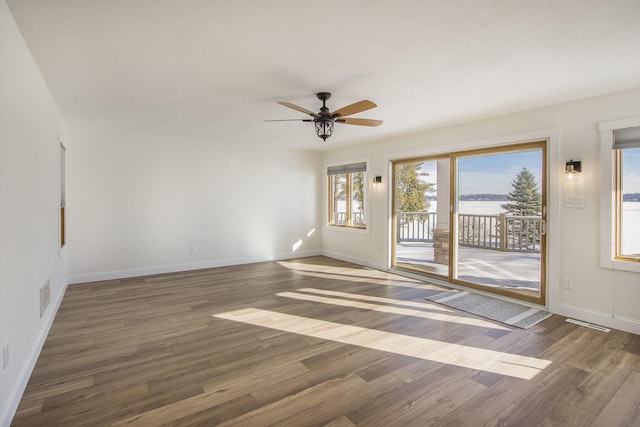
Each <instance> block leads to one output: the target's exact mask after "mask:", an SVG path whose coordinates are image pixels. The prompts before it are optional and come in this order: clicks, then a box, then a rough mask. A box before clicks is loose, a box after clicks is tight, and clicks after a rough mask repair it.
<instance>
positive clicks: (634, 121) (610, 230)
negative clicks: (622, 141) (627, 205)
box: [599, 117, 640, 273]
mask: <svg viewBox="0 0 640 427" xmlns="http://www.w3.org/2000/svg"><path fill="white" fill-rule="evenodd" d="M639 126H640V117H633V118H629V119H623V120H614V121H610V122H602V123H600V126H599V130H600V150H601V151H600V153H601V161H600V165H601V180H602V182H601V205H600V216H601V220H602V221H601V228H600V266H601V267H603V268H608V269H614V270H624V271H632V272H638V273H640V261H639V260H636V259H633V258H630V257H625V256H620V255H619V238H620V235H619V232H620V227H619V221H620V215H621V212H620V209H621V203H622V195H621V194H620V172H621V171H620V165H619V163H620V153H619V151H620V150H614V149H613V142H614V131H616V130H618V129H626V128H633V127H639Z"/></svg>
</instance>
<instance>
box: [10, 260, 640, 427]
mask: <svg viewBox="0 0 640 427" xmlns="http://www.w3.org/2000/svg"><path fill="white" fill-rule="evenodd" d="M443 290H444V289H443V288H441V287H438V286H435V285H430V284H427V283H424V282H419V281H416V280H412V279H408V278H404V277H401V276H396V275H392V274H388V273H384V272H380V271H376V270H371V269H367V268H364V267H360V266H356V265H353V264H349V263H346V262H343V261H338V260H335V259H331V258H326V257H311V258H301V259H297V260H289V261H280V262H266V263H258V264H251V265H242V266H232V267H223V268H217V269H210V270H200V271H194V272H187V273H176V274H166V275H159V276H150V277H142V278H134V279H127V280H114V281H108V282H100V283H89V284H82V285H73V286H70V287H69V288H68V290H67V293H66V295H65V297H64V300H63V302H62V305H61V307H60V310H59V312H58V314H57V316H56V319H55V321H54V324H53V326H52V328H51V332H50V334H49V336H48V338H47V341H46V343H45V345H44V348H43V350H42V353H41V355H40V358H39V359H38V362H37V364H36V367H35V370H34V372H33V375H32V377H31V379H30V382H29V384H28V386H27V389H26V392H25V394H24V396H23V398H22V400H21V403H20V406H19V408H18V411H17V413H16V416H15V418H14V420H13V424H12V425H14V426H16V427H17V426H138V425H140V426H199V425H224V426H268V425H286V426H333V427H343V426H354V425H356V426H396V425H397V426H413V425H435V426H519V427H521V426H541V425H561V426H569V425H575V426H638V425H640V337H639V336H637V335H633V334H628V333H623V332H620V331H612V332H610V333H603V332H599V331H595V330H592V329H588V328H585V327H581V326H578V325H574V324H571V323H567V322H565V318H563V317H560V316H552V317H551V318H549V319H547V320H545V321H544V322H542V323H540V324H538V325H536V326H534V327H533V328H532V329H529V330H520V329H515V328H510V327H506V326H505V325H501V324H499V323H494V322H491V321H488V320H484V319H480V318H477V317H474V316H472V315H468V314H465V313H461V312H457V311H454V310H450V309H447V308H445V307H442V306H439V305H437V304H433V303H430V302H428V301H425V297H426V296H429V295H432V294H435V293H439V292H442V291H443Z"/></svg>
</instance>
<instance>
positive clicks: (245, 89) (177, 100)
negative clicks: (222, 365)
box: [7, 0, 640, 150]
mask: <svg viewBox="0 0 640 427" xmlns="http://www.w3.org/2000/svg"><path fill="white" fill-rule="evenodd" d="M7 3H8V5H9V7H10V10H11V11H12V13H13V15H14V17H15V19H16V22H17V23H18V26H19V28H20V30H21V32H22V34H23V36H24V38H25V40H26V42H27V45H28V46H29V49H30V50H31V53H32V55H33V56H34V58H35V61H36V62H37V64H38V66H39V67H40V70H41V71H42V74H43V75H44V78H45V80H46V81H47V83H48V85H49V88H50V90H51V93H52V94H53V96H54V98H55V100H56V102H57V103H58V106H59V108H60V109H61V111H62V113H63V115H64V117H65V118H66V119H68V120H82V121H90V122H93V123H95V124H97V125H100V126H107V127H112V128H116V129H123V130H133V131H142V132H149V133H169V134H176V135H184V136H191V137H197V138H206V139H210V140H212V141H221V142H227V143H246V142H254V143H255V142H260V143H262V142H263V143H264V144H269V145H272V146H274V147H276V146H277V147H295V148H301V149H308V150H326V149H332V148H337V147H344V146H346V145H349V144H357V143H364V142H367V141H371V140H377V139H382V138H389V137H392V136H394V135H400V134H407V133H413V132H417V131H420V130H425V129H429V128H434V127H441V126H445V125H450V124H454V123H461V122H466V121H471V120H476V119H480V118H485V117H490V116H495V115H499V114H504V113H509V112H514V111H519V110H525V109H530V108H534V107H539V106H544V105H549V104H555V103H558V102H563V101H567V100H572V99H577V98H583V97H588V96H593V95H597V94H601V93H606V92H613V91H617V90H623V89H628V88H632V87H640V1H638V0H598V1H594V0H482V1H480V0H446V1H443V0H437V1H433V0H415V1H414V0H395V1H390V0H342V1H336V0H323V1H321V2H319V1H316V2H306V1H302V0H270V1H259V0H233V1H227V0H225V1H218V0H7ZM319 91H329V92H332V93H333V97H332V98H331V99H330V100H329V102H328V106H329V107H330V109H331V110H336V109H338V108H339V107H342V106H345V105H347V104H351V103H353V102H356V101H360V100H362V99H370V100H372V101H374V102H375V103H377V104H378V108H375V109H373V110H369V111H366V112H364V113H361V114H359V115H357V116H355V117H365V118H372V119H382V120H384V123H383V124H382V126H380V127H378V128H369V127H362V126H348V125H336V129H335V131H334V135H333V136H332V137H331V138H330V139H329V140H327V142H326V143H323V142H322V140H321V139H319V138H318V137H316V136H315V132H314V129H313V125H312V124H311V123H297V122H277V123H273V122H272V123H265V122H264V120H265V119H285V118H304V117H305V116H304V115H303V114H301V113H299V112H297V111H294V110H290V109H288V108H285V107H283V106H280V105H278V104H276V101H289V102H293V103H295V104H297V105H300V106H302V107H305V108H308V109H310V110H313V111H318V110H319V107H320V106H321V104H320V102H319V101H318V100H317V99H316V97H315V93H316V92H319Z"/></svg>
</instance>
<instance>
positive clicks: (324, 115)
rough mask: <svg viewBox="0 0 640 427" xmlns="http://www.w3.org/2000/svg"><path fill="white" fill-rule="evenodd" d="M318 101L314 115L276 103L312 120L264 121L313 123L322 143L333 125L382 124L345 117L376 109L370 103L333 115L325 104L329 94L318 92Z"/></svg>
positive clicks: (297, 107)
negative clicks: (318, 105)
mask: <svg viewBox="0 0 640 427" xmlns="http://www.w3.org/2000/svg"><path fill="white" fill-rule="evenodd" d="M316 96H317V97H318V99H319V100H320V101H322V108H320V112H318V113H314V112H313V111H311V110H307V109H306V108H303V107H300V106H298V105H295V104H292V103H290V102H284V101H278V104H280V105H284V106H285V107H289V108H293V109H294V110H297V111H300V112H301V113H305V114H308V115H309V116H311V117H313V119H285V120H266V121H268V122H282V121H303V122H313V123H315V126H316V134H317V135H318V136H319V137H320V138H322V140H323V141H326V140H327V138H329V137H330V136H331V134H332V133H333V124H334V123H344V124H347V125H358V126H380V125H381V124H382V120H372V119H359V118H354V117H347V116H350V115H352V114H357V113H360V112H362V111H366V110H370V109H371V108H375V107H377V105H376V104H374V103H373V102H371V101H368V100H366V99H365V100H362V101H359V102H356V103H354V104H351V105H347V106H346V107H342V108H340V109H337V110H336V111H334V112H333V113H332V112H331V111H329V108H327V105H326V102H327V99H329V98H331V94H330V93H329V92H318V93H317V94H316Z"/></svg>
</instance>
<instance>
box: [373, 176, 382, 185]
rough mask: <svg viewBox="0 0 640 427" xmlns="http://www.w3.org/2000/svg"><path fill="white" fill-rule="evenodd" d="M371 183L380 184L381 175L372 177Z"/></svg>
mask: <svg viewBox="0 0 640 427" xmlns="http://www.w3.org/2000/svg"><path fill="white" fill-rule="evenodd" d="M373 183H374V184H380V183H382V176H381V175H375V176H374V177H373Z"/></svg>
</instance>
